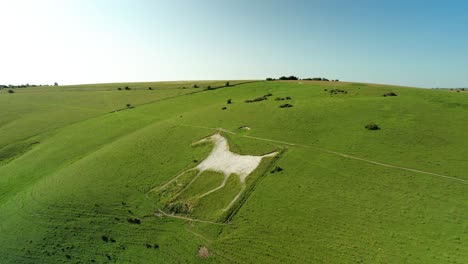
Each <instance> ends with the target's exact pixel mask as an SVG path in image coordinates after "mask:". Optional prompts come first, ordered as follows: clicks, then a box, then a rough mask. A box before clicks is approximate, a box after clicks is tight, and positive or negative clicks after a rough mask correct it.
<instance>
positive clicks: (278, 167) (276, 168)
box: [270, 166, 283, 173]
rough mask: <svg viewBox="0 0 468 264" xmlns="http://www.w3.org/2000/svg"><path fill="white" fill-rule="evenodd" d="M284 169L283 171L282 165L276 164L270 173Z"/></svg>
mask: <svg viewBox="0 0 468 264" xmlns="http://www.w3.org/2000/svg"><path fill="white" fill-rule="evenodd" d="M282 171H283V168H281V167H280V166H275V168H274V169H273V170H271V171H270V173H275V172H282Z"/></svg>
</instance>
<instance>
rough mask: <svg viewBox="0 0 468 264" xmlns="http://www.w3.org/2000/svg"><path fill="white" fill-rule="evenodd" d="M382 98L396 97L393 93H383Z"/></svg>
mask: <svg viewBox="0 0 468 264" xmlns="http://www.w3.org/2000/svg"><path fill="white" fill-rule="evenodd" d="M383 96H384V97H387V96H397V94H396V93H394V92H389V93H384V95H383Z"/></svg>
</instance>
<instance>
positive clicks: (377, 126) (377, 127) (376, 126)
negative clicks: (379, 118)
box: [365, 122, 380, 130]
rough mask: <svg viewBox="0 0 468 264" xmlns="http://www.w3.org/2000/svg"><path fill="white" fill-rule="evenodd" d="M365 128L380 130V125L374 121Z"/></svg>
mask: <svg viewBox="0 0 468 264" xmlns="http://www.w3.org/2000/svg"><path fill="white" fill-rule="evenodd" d="M365 128H366V129H367V130H380V127H379V125H377V124H376V123H373V122H372V123H369V124H367V125H366V126H365Z"/></svg>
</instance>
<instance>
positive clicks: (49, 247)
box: [0, 81, 468, 264]
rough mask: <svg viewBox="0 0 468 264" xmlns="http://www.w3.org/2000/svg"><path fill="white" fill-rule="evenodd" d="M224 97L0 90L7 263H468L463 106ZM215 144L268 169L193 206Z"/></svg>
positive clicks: (216, 176) (252, 91) (1, 247)
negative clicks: (199, 169)
mask: <svg viewBox="0 0 468 264" xmlns="http://www.w3.org/2000/svg"><path fill="white" fill-rule="evenodd" d="M194 83H197V84H198V86H199V87H198V88H193V86H192V84H194ZM230 83H231V86H229V87H224V84H225V81H212V82H209V81H205V82H198V81H197V82H165V83H130V84H95V85H80V86H63V87H62V86H59V87H37V88H25V89H15V93H13V94H10V93H7V92H6V90H3V91H1V92H0V112H1V113H3V114H2V115H1V116H0V135H1V136H0V263H67V262H69V263H90V262H96V263H114V262H116V263H198V262H199V263H437V264H439V263H466V260H467V259H468V244H467V242H468V241H467V237H468V203H467V200H466V197H467V193H468V173H467V172H468V162H467V158H466V157H467V154H468V153H467V149H468V140H467V137H468V132H467V131H468V123H467V122H466V118H467V116H468V94H467V93H456V92H450V91H438V90H425V89H417V88H405V87H393V86H385V85H372V84H360V83H342V82H314V81H285V82H280V81H274V82H264V81H258V82H249V83H246V82H245V81H238V82H233V81H231V82H230ZM125 86H129V87H130V88H131V90H128V91H127V90H118V89H117V88H118V87H121V88H124V87H125ZM208 86H210V87H212V88H217V87H220V88H218V89H207V87H208ZM148 87H152V90H149V89H148ZM389 92H393V93H395V94H396V95H397V96H383V95H384V94H386V93H389ZM269 94H271V96H267V97H265V98H266V100H261V99H260V100H258V101H256V102H251V103H246V102H245V101H246V100H252V99H255V98H262V97H263V96H265V95H269ZM287 97H289V98H290V99H286V98H287ZM276 98H280V99H284V100H280V99H278V100H276ZM228 99H231V101H232V103H231V104H228V103H227V100H228ZM127 104H130V107H127V106H126V105H127ZM284 104H289V105H292V107H284V108H281V107H280V106H281V105H284ZM224 107H225V108H226V109H223V108H224ZM371 122H374V123H376V124H378V126H379V127H380V130H374V131H371V130H367V129H365V128H364V127H365V126H366V125H367V124H369V123H371ZM242 127H248V128H250V129H249V130H248V129H244V128H242ZM215 133H220V134H221V135H222V136H223V137H225V138H226V139H227V140H228V142H229V147H230V149H231V151H233V152H235V153H239V154H244V155H263V154H265V153H270V152H273V151H276V152H278V153H279V155H278V156H276V157H274V158H266V159H264V160H262V162H261V163H260V165H259V167H258V168H257V169H256V170H255V171H254V172H253V173H252V174H251V175H249V176H248V178H247V180H246V183H245V187H242V184H241V182H240V181H239V178H238V177H234V176H236V175H234V176H231V177H230V178H229V179H228V181H227V182H226V186H225V187H224V188H222V189H220V190H219V191H216V192H213V193H212V194H210V195H207V196H204V197H200V195H199V194H201V193H206V192H207V191H208V190H212V189H213V188H215V187H216V186H219V184H220V183H221V182H222V180H223V175H222V174H220V173H215V172H208V171H207V172H203V173H201V174H200V175H198V176H197V178H196V179H195V178H194V177H195V176H196V172H194V171H188V172H186V173H182V172H184V171H186V170H190V169H191V168H193V167H195V166H197V165H198V164H200V162H202V161H203V160H204V159H205V158H206V157H207V155H208V154H209V153H210V151H211V149H212V147H213V145H212V144H209V143H207V144H201V145H192V144H193V143H194V142H197V141H199V140H200V139H202V138H204V137H207V136H210V135H213V134H215ZM278 168H281V169H282V170H279V169H278ZM177 175H181V176H180V177H179V178H178V179H177V180H176V181H173V182H170V181H171V180H172V179H174V177H175V176H177ZM191 182H192V183H191ZM167 183H170V184H169V185H167V186H168V188H165V189H164V190H162V191H158V190H159V188H160V187H161V186H165V185H166V184H167ZM189 183H191V184H190V185H189ZM242 188H245V189H244V190H243V191H242V192H241V193H242V194H241V196H240V197H239V199H238V200H236V202H235V203H234V204H233V205H232V206H230V207H229V208H228V209H227V210H223V209H225V208H226V206H228V205H229V203H230V201H232V200H233V198H234V196H235V195H236V194H237V193H238V192H239V191H240V190H242ZM174 212H176V213H175V214H173V213H174ZM201 248H202V249H203V250H200V249H201ZM202 251H204V252H202ZM199 255H202V256H199ZM206 255H207V256H206Z"/></svg>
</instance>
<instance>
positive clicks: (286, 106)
mask: <svg viewBox="0 0 468 264" xmlns="http://www.w3.org/2000/svg"><path fill="white" fill-rule="evenodd" d="M279 107H280V108H289V107H293V105H292V104H282V105H280V106H279Z"/></svg>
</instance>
